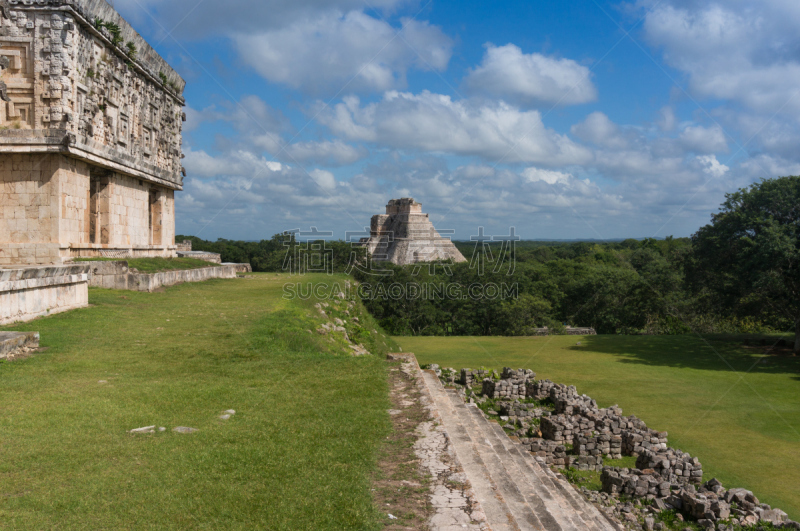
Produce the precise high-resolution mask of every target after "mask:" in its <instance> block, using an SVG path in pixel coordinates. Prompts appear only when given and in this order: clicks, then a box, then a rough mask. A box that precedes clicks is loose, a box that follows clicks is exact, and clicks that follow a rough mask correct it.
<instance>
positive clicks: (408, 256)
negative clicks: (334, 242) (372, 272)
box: [363, 198, 466, 265]
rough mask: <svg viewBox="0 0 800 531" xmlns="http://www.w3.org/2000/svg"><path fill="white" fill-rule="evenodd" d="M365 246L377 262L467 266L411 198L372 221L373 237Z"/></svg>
mask: <svg viewBox="0 0 800 531" xmlns="http://www.w3.org/2000/svg"><path fill="white" fill-rule="evenodd" d="M363 243H364V244H365V245H366V246H367V249H368V250H369V253H370V254H371V255H372V259H373V260H374V261H376V262H392V263H395V264H398V265H406V264H416V263H420V262H434V261H439V260H452V261H454V262H466V259H465V258H464V256H463V255H462V254H461V252H460V251H459V250H458V249H456V246H455V245H453V242H452V241H450V239H449V238H443V237H442V236H441V235H440V234H439V233H438V232H437V231H436V229H435V228H434V227H433V224H432V223H431V220H430V219H429V218H428V214H423V213H422V205H421V204H419V203H417V202H416V201H414V200H413V199H411V198H404V199H392V200H391V201H389V204H388V205H386V214H379V215H377V216H373V217H372V222H371V224H370V237H369V238H365V239H364V240H363Z"/></svg>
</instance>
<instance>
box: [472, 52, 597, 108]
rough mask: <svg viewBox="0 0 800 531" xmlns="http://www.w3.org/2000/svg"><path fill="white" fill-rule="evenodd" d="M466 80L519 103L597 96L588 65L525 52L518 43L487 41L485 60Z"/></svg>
mask: <svg viewBox="0 0 800 531" xmlns="http://www.w3.org/2000/svg"><path fill="white" fill-rule="evenodd" d="M464 83H465V85H466V87H467V88H468V89H469V90H470V91H472V92H473V93H477V94H485V95H489V96H493V97H498V98H502V99H505V100H507V101H510V102H512V103H517V104H531V103H551V104H555V105H574V104H578V103H587V102H590V101H594V100H595V99H597V89H596V88H595V87H594V85H593V84H592V81H591V73H590V71H589V69H588V68H586V67H585V66H582V65H580V64H578V63H576V62H575V61H573V60H571V59H556V58H553V57H547V56H545V55H542V54H538V53H531V54H524V53H522V50H521V49H520V48H519V47H517V46H515V45H514V44H507V45H505V46H494V45H492V44H487V45H486V54H485V55H484V57H483V62H482V63H481V65H480V66H478V67H476V68H474V69H473V70H471V71H470V72H469V74H468V75H467V77H466V79H465V81H464Z"/></svg>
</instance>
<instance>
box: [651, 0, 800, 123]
mask: <svg viewBox="0 0 800 531" xmlns="http://www.w3.org/2000/svg"><path fill="white" fill-rule="evenodd" d="M640 5H642V7H645V8H649V10H648V11H647V13H646V15H645V22H644V30H645V35H646V37H647V39H648V41H649V42H650V43H652V44H653V45H655V46H657V47H660V48H662V49H663V51H664V58H665V60H666V61H667V63H669V64H670V65H671V66H673V67H675V68H677V69H679V70H682V71H684V72H686V73H688V74H689V83H690V88H691V90H692V91H693V92H694V93H695V94H697V95H699V96H704V97H712V98H721V99H725V100H730V101H735V102H740V103H742V104H744V105H746V106H747V107H749V108H751V109H754V110H758V111H761V112H772V113H774V112H782V113H786V112H791V113H794V114H795V116H797V115H798V113H800V96H798V97H795V95H797V92H798V86H800V54H798V51H800V38H799V37H798V33H797V27H798V26H800V8H798V5H800V4H798V3H797V2H794V1H787V0H764V1H762V2H758V3H751V2H727V3H724V4H720V3H705V2H693V1H689V2H687V1H677V0H673V1H669V0H667V1H664V2H658V3H656V2H654V1H653V0H646V1H643V2H640Z"/></svg>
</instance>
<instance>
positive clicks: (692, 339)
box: [568, 335, 800, 381]
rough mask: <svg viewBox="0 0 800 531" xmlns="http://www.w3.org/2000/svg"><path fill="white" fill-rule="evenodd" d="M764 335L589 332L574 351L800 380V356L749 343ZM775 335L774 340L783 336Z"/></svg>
mask: <svg viewBox="0 0 800 531" xmlns="http://www.w3.org/2000/svg"><path fill="white" fill-rule="evenodd" d="M747 337H749V338H750V340H751V344H753V343H754V342H755V341H753V340H754V339H755V340H760V339H761V336H757V337H756V336H732V335H709V336H703V337H698V336H690V335H685V336H603V335H598V336H586V337H581V338H580V339H578V340H576V342H580V345H574V346H571V347H569V348H568V350H570V351H574V352H585V351H595V352H602V353H606V354H612V355H616V356H617V357H618V358H620V361H621V362H622V363H638V364H644V365H652V366H666V367H675V368H690V369H698V370H704V371H737V372H750V373H763V374H793V375H795V376H794V379H796V380H799V381H800V357H797V356H791V355H787V354H786V353H785V350H784V351H778V353H776V351H771V352H769V346H766V347H761V346H757V347H746V346H744V345H743V341H744V339H745V338H747ZM782 337H783V336H781V337H777V336H772V337H771V339H772V340H773V341H777V340H778V339H780V338H782Z"/></svg>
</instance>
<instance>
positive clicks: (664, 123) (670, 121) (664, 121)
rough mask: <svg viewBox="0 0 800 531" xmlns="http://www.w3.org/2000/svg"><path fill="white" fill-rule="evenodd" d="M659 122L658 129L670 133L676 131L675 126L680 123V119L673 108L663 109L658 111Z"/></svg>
mask: <svg viewBox="0 0 800 531" xmlns="http://www.w3.org/2000/svg"><path fill="white" fill-rule="evenodd" d="M658 114H659V120H658V122H657V123H658V127H659V129H661V131H664V132H669V131H672V130H673V129H675V124H676V123H677V122H678V119H677V118H676V117H675V111H674V110H673V109H672V107H669V106H667V107H662V108H661V110H660V111H658Z"/></svg>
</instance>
